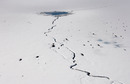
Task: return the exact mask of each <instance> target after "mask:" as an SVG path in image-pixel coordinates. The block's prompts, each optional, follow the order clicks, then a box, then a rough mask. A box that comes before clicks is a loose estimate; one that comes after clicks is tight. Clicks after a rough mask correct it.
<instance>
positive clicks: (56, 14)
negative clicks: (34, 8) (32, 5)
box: [40, 11, 73, 17]
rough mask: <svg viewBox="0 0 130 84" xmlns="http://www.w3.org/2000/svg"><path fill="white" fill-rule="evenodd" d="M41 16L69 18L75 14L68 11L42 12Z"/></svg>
mask: <svg viewBox="0 0 130 84" xmlns="http://www.w3.org/2000/svg"><path fill="white" fill-rule="evenodd" d="M40 14H43V15H46V16H54V17H62V16H68V15H71V14H73V13H72V11H71V12H66V11H50V12H40Z"/></svg>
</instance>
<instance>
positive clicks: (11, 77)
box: [0, 3, 130, 84]
mask: <svg viewBox="0 0 130 84" xmlns="http://www.w3.org/2000/svg"><path fill="white" fill-rule="evenodd" d="M129 8H130V6H129V4H128V3H126V4H125V5H124V4H123V5H121V4H120V5H112V6H107V7H101V8H94V9H90V10H89V9H87V10H85V9H84V10H74V11H73V14H72V15H69V16H64V17H59V19H57V20H56V21H55V23H54V24H52V22H53V20H54V19H56V17H53V16H44V15H40V14H39V13H40V12H39V13H38V12H35V13H34V12H29V13H27V12H22V13H21V12H8V11H2V12H0V84H130V80H129V78H130V67H129V66H130V57H129V56H130V46H129V43H130V38H129V37H130V33H129V32H130V12H129ZM41 12H43V11H42V10H41ZM54 25H56V26H55V27H54V28H53V29H52V30H51V32H49V33H47V35H46V34H45V32H47V31H48V29H50V28H51V27H52V26H54ZM54 38H55V39H56V42H55V41H54ZM66 38H67V39H66ZM52 43H54V44H55V47H52ZM61 44H64V45H63V46H61ZM71 51H72V52H74V53H75V55H76V57H75V60H76V62H75V63H77V66H74V68H75V69H80V70H84V71H88V72H90V73H91V75H95V76H106V77H109V78H110V79H106V78H100V77H91V76H88V75H87V74H86V73H84V72H81V71H77V70H73V69H70V66H71V65H73V64H74V63H73V59H72V58H73V53H72V52H71ZM81 53H83V54H84V56H82V55H81ZM37 56H39V57H38V58H37ZM20 59H21V60H20Z"/></svg>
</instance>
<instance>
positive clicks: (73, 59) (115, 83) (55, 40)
mask: <svg viewBox="0 0 130 84" xmlns="http://www.w3.org/2000/svg"><path fill="white" fill-rule="evenodd" d="M58 19H59V17H56V18H55V19H54V20H53V21H52V24H54V23H55V21H57V20H58ZM54 27H56V25H54V26H52V27H51V28H49V29H48V31H47V32H44V34H45V35H46V36H47V33H50V32H51V31H52V29H54ZM52 39H53V40H54V42H55V43H58V44H60V47H64V48H66V49H67V50H68V51H70V52H71V53H72V62H73V64H72V65H70V69H72V70H75V71H79V72H82V73H85V74H86V75H87V76H89V77H97V78H105V79H108V80H110V78H109V77H107V76H99V75H92V74H91V73H90V72H88V71H85V70H81V69H78V68H74V67H76V66H77V65H78V64H77V63H76V60H75V59H76V53H75V52H74V51H73V50H71V49H70V48H69V47H66V46H65V45H64V44H63V43H60V42H58V41H57V39H56V38H55V37H52ZM65 40H66V41H69V40H68V39H67V38H66V39H65ZM51 47H53V48H54V47H55V44H54V43H52V46H51ZM60 47H58V49H60ZM53 51H55V52H56V53H58V52H57V51H56V50H54V49H53ZM58 54H60V53H58ZM80 54H81V56H84V54H83V53H80ZM60 55H61V56H62V57H63V59H65V60H67V59H66V57H65V56H64V55H62V54H60ZM67 61H68V60H67ZM72 62H71V63H72ZM110 81H111V80H110ZM80 82H81V83H82V80H81V79H80ZM110 84H123V83H121V82H118V81H111V83H110Z"/></svg>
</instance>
